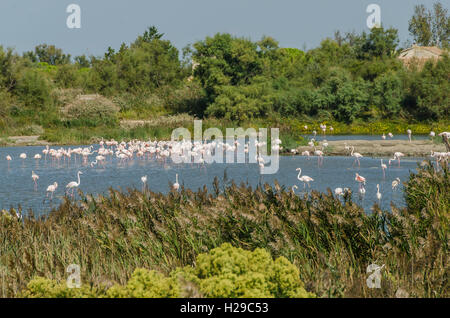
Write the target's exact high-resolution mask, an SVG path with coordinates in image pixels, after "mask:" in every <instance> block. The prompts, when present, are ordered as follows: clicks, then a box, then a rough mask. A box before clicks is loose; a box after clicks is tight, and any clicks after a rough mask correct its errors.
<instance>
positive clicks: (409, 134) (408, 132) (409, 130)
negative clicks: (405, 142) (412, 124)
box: [406, 129, 412, 142]
mask: <svg viewBox="0 0 450 318" xmlns="http://www.w3.org/2000/svg"><path fill="white" fill-rule="evenodd" d="M406 133H407V134H408V139H409V142H411V134H412V131H411V129H408V130H407V131H406Z"/></svg>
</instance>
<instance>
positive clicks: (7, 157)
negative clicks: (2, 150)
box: [6, 155, 12, 169]
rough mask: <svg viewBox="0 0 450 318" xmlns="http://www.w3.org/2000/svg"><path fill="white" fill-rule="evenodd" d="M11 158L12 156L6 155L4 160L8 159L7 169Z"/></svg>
mask: <svg viewBox="0 0 450 318" xmlns="http://www.w3.org/2000/svg"><path fill="white" fill-rule="evenodd" d="M11 160H12V158H11V156H10V155H7V156H6V161H8V169H9V162H10V161H11Z"/></svg>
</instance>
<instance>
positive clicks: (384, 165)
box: [380, 159, 387, 179]
mask: <svg viewBox="0 0 450 318" xmlns="http://www.w3.org/2000/svg"><path fill="white" fill-rule="evenodd" d="M380 162H381V170H383V179H384V178H386V173H385V171H386V169H387V166H386V164H385V163H383V159H380Z"/></svg>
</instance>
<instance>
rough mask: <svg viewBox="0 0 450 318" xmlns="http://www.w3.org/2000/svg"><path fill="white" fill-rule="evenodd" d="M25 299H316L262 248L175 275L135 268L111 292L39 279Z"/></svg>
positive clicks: (282, 261) (233, 252)
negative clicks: (70, 286) (127, 279)
mask: <svg viewBox="0 0 450 318" xmlns="http://www.w3.org/2000/svg"><path fill="white" fill-rule="evenodd" d="M21 296H22V297H33V298H34V297H38V298H42V297H45V298H53V297H59V298H67V297H77V298H80V297H113V298H124V297H125V298H171V297H183V296H184V297H189V296H191V297H192V296H197V297H198V296H200V297H214V298H217V297H233V298H236V297H245V298H255V297H265V298H266V297H277V298H283V297H291V298H292V297H295V298H305V297H313V296H314V295H313V294H312V293H308V292H306V291H305V289H304V288H303V283H302V282H301V281H300V278H299V271H298V269H297V268H296V267H295V266H294V265H292V264H291V263H290V262H289V261H288V260H287V259H286V258H284V257H279V258H277V259H276V260H275V261H274V260H273V259H272V257H271V256H270V254H269V253H268V252H267V251H265V250H263V249H256V250H255V251H253V252H250V251H245V250H243V249H240V248H235V247H232V246H231V244H227V243H226V244H223V245H222V246H221V247H218V248H215V249H212V250H211V251H210V252H209V253H208V254H200V255H198V257H197V261H196V265H195V267H191V266H186V267H184V268H178V269H176V270H174V271H173V272H172V273H171V274H170V275H169V276H167V277H166V276H164V275H163V274H161V273H159V272H157V271H154V270H146V269H136V270H135V271H134V272H133V274H132V275H131V278H130V279H129V281H128V282H127V284H126V285H124V286H121V285H114V286H112V287H111V288H109V289H108V288H106V287H100V288H97V287H94V288H90V287H88V285H86V284H84V285H82V286H81V287H80V288H68V287H67V284H65V283H57V282H55V281H52V280H50V279H45V278H42V277H37V278H34V279H33V280H31V281H30V282H29V283H28V284H27V288H26V289H25V290H24V291H23V292H22V293H21Z"/></svg>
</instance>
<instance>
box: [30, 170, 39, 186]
mask: <svg viewBox="0 0 450 318" xmlns="http://www.w3.org/2000/svg"><path fill="white" fill-rule="evenodd" d="M31 179H33V182H34V191H37V181H38V180H39V176H38V175H37V174H36V173H34V171H31Z"/></svg>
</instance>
